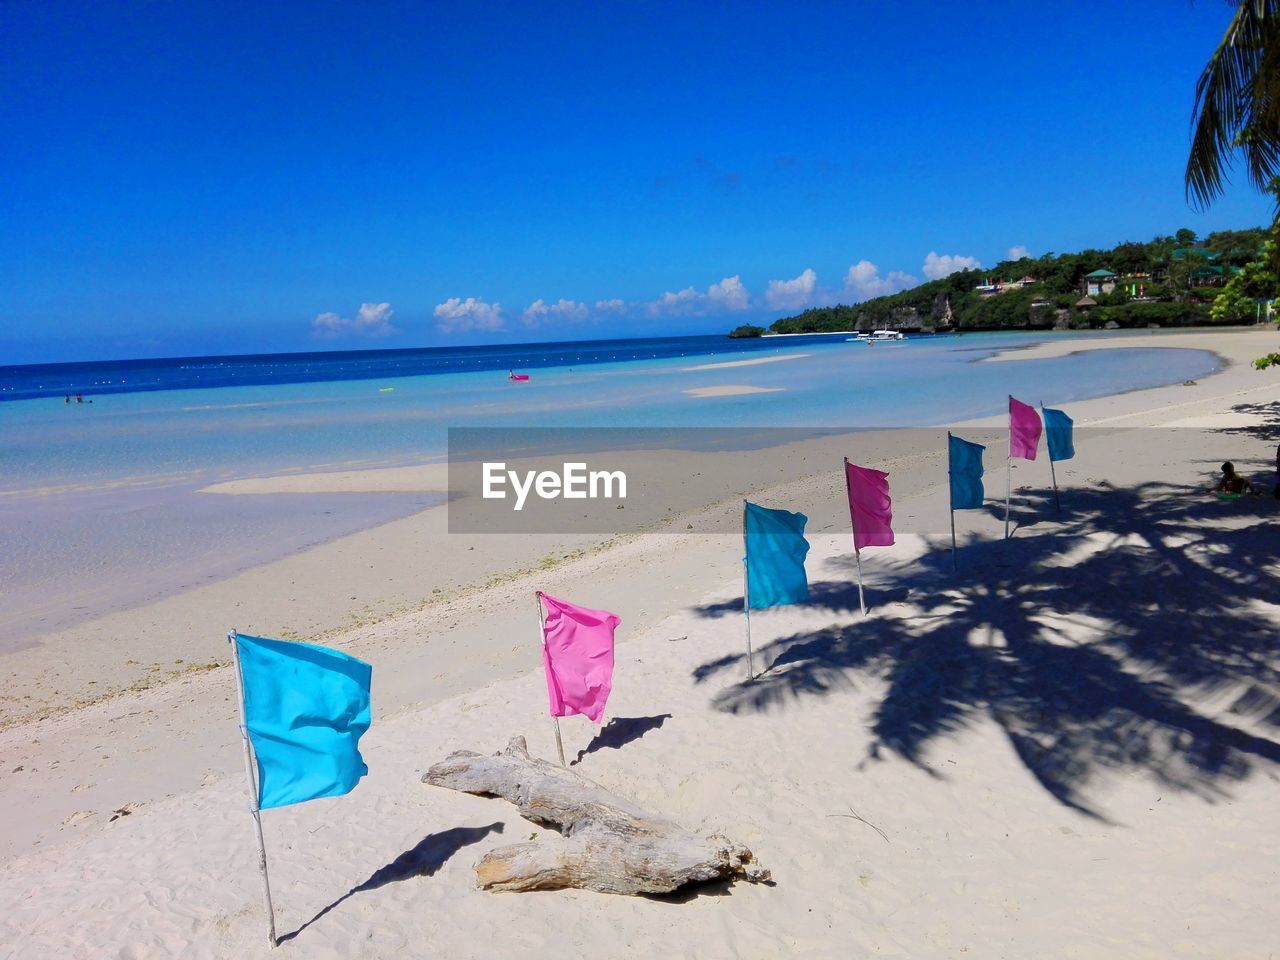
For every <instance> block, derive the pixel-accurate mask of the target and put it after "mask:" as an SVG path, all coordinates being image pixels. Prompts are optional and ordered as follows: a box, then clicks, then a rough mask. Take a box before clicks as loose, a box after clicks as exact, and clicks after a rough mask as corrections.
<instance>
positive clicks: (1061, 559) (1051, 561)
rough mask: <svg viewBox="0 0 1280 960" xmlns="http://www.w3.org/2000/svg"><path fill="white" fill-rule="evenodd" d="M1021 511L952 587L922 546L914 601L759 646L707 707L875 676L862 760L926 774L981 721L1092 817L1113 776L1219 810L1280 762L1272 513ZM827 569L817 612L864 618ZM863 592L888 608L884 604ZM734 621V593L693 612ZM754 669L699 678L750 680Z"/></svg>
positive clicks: (898, 580)
mask: <svg viewBox="0 0 1280 960" xmlns="http://www.w3.org/2000/svg"><path fill="white" fill-rule="evenodd" d="M1029 510H1030V511H1031V512H1032V513H1034V516H1035V517H1036V518H1038V524H1037V526H1036V528H1035V533H1034V534H1030V535H1025V536H1015V537H1014V538H1013V539H1011V540H1009V541H1007V542H1001V541H999V540H995V541H989V540H986V541H978V540H970V541H969V542H967V543H966V544H964V547H963V549H962V551H961V555H960V570H959V573H958V574H954V575H953V573H952V569H951V554H950V550H949V549H932V550H930V551H929V552H927V553H926V554H925V555H924V556H923V557H922V558H920V559H919V560H915V561H912V562H910V563H908V564H904V565H903V566H902V567H901V569H899V570H897V571H895V572H893V573H891V574H889V575H888V576H887V577H886V579H887V580H888V581H889V582H891V583H894V584H895V586H896V587H897V588H899V589H901V587H903V586H905V587H906V588H908V589H909V591H910V596H909V603H910V606H909V607H908V608H906V609H905V610H903V611H893V613H894V614H895V615H893V616H888V615H885V616H877V615H872V616H869V617H868V618H867V619H866V620H861V619H860V618H858V619H856V620H855V621H854V622H853V623H851V624H850V625H848V626H843V625H839V626H832V627H829V628H825V629H821V630H815V631H807V632H803V633H796V634H792V635H791V636H787V637H783V638H781V639H778V640H776V641H773V642H772V643H770V644H768V645H767V646H766V647H765V648H764V649H763V650H762V651H760V652H759V653H757V657H758V659H757V661H756V662H757V664H759V663H764V664H766V665H768V667H767V669H766V671H765V673H764V674H763V675H762V676H760V677H758V678H757V679H756V680H754V681H752V682H740V683H736V684H734V685H732V686H728V687H725V688H723V689H721V690H720V691H719V692H718V693H716V694H715V695H714V697H713V704H714V705H715V706H716V707H717V708H718V709H720V710H723V711H726V712H729V713H733V714H740V713H746V712H752V711H765V710H771V709H785V708H786V706H787V705H788V704H790V703H792V702H794V701H796V700H798V699H801V698H804V697H813V696H826V695H830V694H833V693H838V692H841V691H845V690H849V689H851V688H853V687H855V686H859V685H861V684H860V681H861V680H865V679H868V678H872V677H875V678H879V679H880V680H881V681H882V682H884V683H886V684H887V689H886V692H885V694H884V696H883V698H882V699H880V700H879V701H878V702H877V703H876V704H875V706H874V709H873V712H872V715H871V719H870V726H871V729H870V733H871V736H872V742H871V746H870V750H869V753H870V757H871V758H873V759H874V758H879V757H881V756H883V755H884V753H885V752H891V753H895V754H897V755H899V756H901V757H903V758H905V759H907V760H909V761H911V762H913V763H915V764H917V765H919V766H920V767H921V768H922V769H925V770H929V767H928V766H927V765H926V764H925V763H924V759H923V753H924V749H925V747H926V746H927V745H928V744H929V743H930V742H931V741H933V740H935V739H937V738H939V737H941V736H945V735H947V734H950V733H956V732H959V731H962V730H964V729H965V728H967V727H970V726H972V725H974V724H975V723H976V722H977V721H979V720H982V719H989V720H991V721H994V722H995V724H997V725H998V727H999V728H1000V729H1001V730H1002V731H1003V732H1004V735H1005V736H1006V737H1007V738H1008V739H1009V742H1010V744H1011V745H1012V746H1013V748H1014V750H1015V751H1016V753H1017V756H1018V757H1019V758H1020V760H1021V761H1022V763H1023V764H1024V765H1025V766H1026V768H1027V769H1028V770H1029V771H1030V772H1031V773H1032V774H1033V775H1034V776H1035V777H1036V778H1037V780H1038V781H1039V783H1040V784H1041V785H1042V786H1043V787H1044V789H1046V790H1047V791H1048V792H1049V793H1051V794H1052V795H1053V796H1054V797H1055V798H1056V799H1057V800H1058V801H1060V802H1061V803H1063V804H1065V805H1067V806H1069V807H1071V808H1074V809H1076V810H1079V811H1080V812H1082V813H1085V814H1088V815H1090V816H1093V817H1096V818H1098V819H1105V817H1104V816H1103V815H1102V814H1101V813H1100V812H1099V811H1098V810H1097V809H1095V808H1094V807H1093V806H1092V805H1091V804H1090V803H1089V801H1088V798H1087V796H1086V794H1087V787H1088V784H1089V782H1090V780H1091V779H1092V778H1093V777H1095V775H1097V774H1099V773H1100V772H1102V771H1103V770H1130V771H1138V770H1140V771H1145V772H1146V773H1147V774H1149V775H1150V776H1152V777H1154V778H1155V779H1156V780H1157V781H1158V782H1160V783H1162V784H1164V785H1166V786H1167V787H1169V788H1173V789H1179V790H1185V791H1191V792H1193V793H1195V794H1196V795H1198V796H1201V797H1204V798H1206V799H1210V800H1212V799H1215V798H1219V797H1223V796H1226V795H1227V792H1228V786H1229V785H1230V784H1231V783H1233V782H1236V781H1239V780H1242V779H1244V778H1245V777H1247V776H1249V774H1250V773H1251V772H1252V771H1253V769H1254V768H1255V767H1256V766H1257V765H1258V764H1259V762H1267V763H1272V764H1273V763H1276V762H1280V742H1277V740H1276V739H1275V734H1276V733H1277V732H1280V642H1278V641H1277V639H1276V629H1275V624H1274V622H1273V620H1272V619H1270V618H1269V617H1268V616H1267V615H1266V613H1265V612H1264V610H1263V609H1262V606H1263V605H1265V604H1280V589H1278V587H1277V579H1276V577H1275V576H1274V572H1273V570H1271V569H1269V567H1272V565H1273V564H1274V562H1275V552H1274V537H1275V529H1276V524H1275V514H1276V508H1275V502H1274V501H1273V500H1270V499H1269V498H1267V499H1248V498H1246V499H1242V500H1237V501H1230V502H1223V501H1218V500H1216V499H1213V498H1210V497H1206V496H1203V495H1198V494H1194V493H1189V492H1188V490H1187V488H1185V487H1174V486H1170V485H1167V484H1162V483H1148V484H1145V485H1143V486H1141V487H1139V488H1136V489H1116V488H1112V487H1110V486H1107V485H1105V484H1104V485H1102V486H1099V487H1097V488H1094V489H1089V490H1072V491H1070V492H1069V494H1067V493H1064V495H1063V511H1062V512H1061V513H1055V511H1054V507H1053V502H1052V498H1051V497H1040V496H1033V497H1031V498H1030V499H1027V500H1024V503H1023V505H1022V507H1021V508H1020V510H1019V515H1020V516H1021V517H1022V518H1023V519H1024V520H1025V519H1030V517H1029V516H1028V511H1029ZM1264 518H1266V519H1264ZM1024 526H1025V524H1024ZM1085 534H1091V535H1092V536H1091V537H1090V538H1089V539H1088V540H1086V539H1085V537H1084V535H1085ZM947 546H948V547H949V542H948V544H947ZM829 569H830V570H831V572H832V573H838V574H839V575H840V576H839V578H838V579H830V580H823V581H819V582H817V583H814V584H813V585H812V589H811V603H812V604H816V605H819V606H823V605H825V606H828V607H829V608H830V609H831V610H832V611H833V612H838V613H840V614H842V615H847V614H849V613H851V612H856V610H857V589H856V587H852V588H851V587H850V580H851V578H852V576H853V558H852V557H851V556H850V557H847V558H845V557H842V558H838V559H837V560H835V561H832V562H831V563H830V564H829ZM851 598H852V602H851ZM871 599H872V602H873V603H876V602H879V603H880V604H881V606H882V607H883V606H884V602H883V600H884V594H883V592H873V593H872V594H871ZM730 609H737V610H740V609H741V598H738V600H737V601H736V605H735V602H732V601H731V602H729V603H725V604H717V605H709V606H707V607H703V608H700V612H701V613H703V614H704V615H705V616H708V617H717V616H723V615H725V614H726V613H728V612H729V610H730ZM872 613H873V614H875V613H876V611H875V610H874V609H873V611H872ZM898 613H901V614H903V615H897V614H898ZM1081 638H1084V639H1083V640H1082V639H1081ZM744 657H745V654H743V655H742V656H729V657H722V658H719V659H717V660H714V661H710V662H708V663H704V664H702V665H701V666H699V667H698V668H697V669H695V671H694V678H695V680H697V681H698V682H704V681H708V680H710V679H711V678H712V677H714V676H717V675H719V674H721V673H722V672H724V671H727V670H729V671H735V672H736V671H741V670H742V669H743V666H744V665H743V663H742V661H743V659H744ZM1211 702H1212V704H1213V705H1214V707H1213V709H1210V708H1209V707H1208V704H1210V703H1211ZM1250 728H1251V729H1252V731H1253V732H1251V729H1250ZM1257 731H1261V733H1259V732H1257ZM929 772H931V773H932V771H931V770H930V771H929ZM935 775H936V774H935Z"/></svg>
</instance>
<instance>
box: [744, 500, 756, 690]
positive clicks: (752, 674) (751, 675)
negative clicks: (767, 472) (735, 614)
mask: <svg viewBox="0 0 1280 960" xmlns="http://www.w3.org/2000/svg"><path fill="white" fill-rule="evenodd" d="M742 612H743V613H745V614H746V615H747V680H748V681H751V680H754V679H755V678H756V669H755V664H754V663H752V660H751V579H750V577H749V576H748V575H747V501H746V500H743V501H742Z"/></svg>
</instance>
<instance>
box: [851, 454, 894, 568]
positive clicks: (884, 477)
mask: <svg viewBox="0 0 1280 960" xmlns="http://www.w3.org/2000/svg"><path fill="white" fill-rule="evenodd" d="M844 469H845V476H846V477H847V478H848V481H849V516H850V517H851V518H852V520H853V546H854V548H855V549H857V550H861V549H862V548H863V547H891V546H893V502H892V501H891V500H890V499H889V475H888V474H887V473H885V472H884V471H883V470H872V469H870V468H868V467H856V466H854V465H853V464H852V463H850V462H849V461H848V460H846V461H845V462H844Z"/></svg>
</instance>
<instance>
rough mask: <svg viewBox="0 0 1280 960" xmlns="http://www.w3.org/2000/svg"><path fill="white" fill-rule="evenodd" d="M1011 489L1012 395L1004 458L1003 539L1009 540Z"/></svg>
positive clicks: (1011, 396) (1010, 397)
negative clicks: (1007, 440)
mask: <svg viewBox="0 0 1280 960" xmlns="http://www.w3.org/2000/svg"><path fill="white" fill-rule="evenodd" d="M1012 487H1013V395H1012V394H1010V396H1009V446H1008V447H1006V448H1005V457H1004V538H1005V539H1006V540H1008V539H1009V496H1010V490H1011V489H1012Z"/></svg>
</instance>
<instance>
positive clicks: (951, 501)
mask: <svg viewBox="0 0 1280 960" xmlns="http://www.w3.org/2000/svg"><path fill="white" fill-rule="evenodd" d="M947 506H948V507H949V510H948V513H950V514H951V572H952V573H955V572H956V488H955V486H954V485H953V484H952V482H951V431H950V430H948V431H947Z"/></svg>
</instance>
